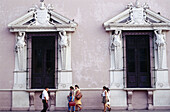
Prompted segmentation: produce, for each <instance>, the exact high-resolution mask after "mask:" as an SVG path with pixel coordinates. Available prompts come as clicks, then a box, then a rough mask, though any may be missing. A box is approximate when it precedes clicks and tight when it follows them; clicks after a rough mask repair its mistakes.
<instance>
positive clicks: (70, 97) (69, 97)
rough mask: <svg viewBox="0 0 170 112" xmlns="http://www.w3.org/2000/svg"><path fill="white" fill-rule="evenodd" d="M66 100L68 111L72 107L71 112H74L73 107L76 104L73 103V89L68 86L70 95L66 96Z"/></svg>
mask: <svg viewBox="0 0 170 112" xmlns="http://www.w3.org/2000/svg"><path fill="white" fill-rule="evenodd" d="M67 98H68V101H69V103H68V111H69V112H71V107H72V112H75V105H76V103H75V102H74V87H73V86H70V93H69V95H68V96H67Z"/></svg>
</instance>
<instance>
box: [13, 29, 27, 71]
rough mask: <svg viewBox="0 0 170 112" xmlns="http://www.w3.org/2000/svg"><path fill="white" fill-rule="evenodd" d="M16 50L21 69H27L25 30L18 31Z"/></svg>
mask: <svg viewBox="0 0 170 112" xmlns="http://www.w3.org/2000/svg"><path fill="white" fill-rule="evenodd" d="M15 51H16V54H17V60H18V68H19V70H25V69H26V62H25V56H26V42H25V32H19V33H18V36H17V43H16V47H15Z"/></svg>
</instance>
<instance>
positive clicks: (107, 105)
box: [106, 88, 111, 111]
mask: <svg viewBox="0 0 170 112" xmlns="http://www.w3.org/2000/svg"><path fill="white" fill-rule="evenodd" d="M106 90H107V103H106V107H107V108H108V110H109V111H111V107H110V89H109V88H106Z"/></svg>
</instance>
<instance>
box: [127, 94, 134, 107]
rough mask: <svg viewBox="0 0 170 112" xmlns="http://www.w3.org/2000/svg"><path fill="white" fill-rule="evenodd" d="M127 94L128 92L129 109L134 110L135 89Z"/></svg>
mask: <svg viewBox="0 0 170 112" xmlns="http://www.w3.org/2000/svg"><path fill="white" fill-rule="evenodd" d="M127 94H128V110H133V105H132V95H133V91H127Z"/></svg>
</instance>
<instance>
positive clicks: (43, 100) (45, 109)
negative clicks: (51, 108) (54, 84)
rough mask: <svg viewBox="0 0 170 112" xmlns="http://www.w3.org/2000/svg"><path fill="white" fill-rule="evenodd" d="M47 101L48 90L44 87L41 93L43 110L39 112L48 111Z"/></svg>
mask: <svg viewBox="0 0 170 112" xmlns="http://www.w3.org/2000/svg"><path fill="white" fill-rule="evenodd" d="M48 100H49V95H48V88H47V87H46V88H45V89H44V91H43V92H42V103H43V110H42V111H41V112H46V111H47V109H48Z"/></svg>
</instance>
